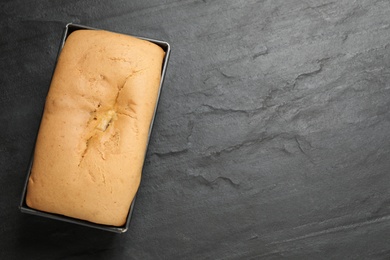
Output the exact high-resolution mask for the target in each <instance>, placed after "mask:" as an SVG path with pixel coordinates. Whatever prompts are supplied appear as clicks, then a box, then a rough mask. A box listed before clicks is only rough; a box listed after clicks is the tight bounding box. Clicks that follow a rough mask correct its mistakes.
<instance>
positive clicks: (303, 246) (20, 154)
mask: <svg viewBox="0 0 390 260" xmlns="http://www.w3.org/2000/svg"><path fill="white" fill-rule="evenodd" d="M69 22H73V23H80V24H84V25H89V26H93V27H98V28H102V29H107V30H111V31H118V32H122V33H127V34H133V35H140V36H145V37H150V38H156V39H162V40H166V41H168V42H170V43H171V46H172V56H171V60H170V63H169V67H168V73H167V75H166V81H165V85H164V88H163V93H162V95H161V99H160V105H159V109H158V114H157V118H156V121H155V126H154V130H153V134H152V137H151V141H150V145H149V150H148V154H147V158H146V162H145V167H144V173H143V179H142V184H141V187H140V190H139V193H138V197H137V201H136V205H135V211H134V215H133V219H132V222H131V226H130V229H129V231H128V232H127V233H125V234H123V235H118V234H113V233H108V232H104V231H99V230H94V229H89V228H85V227H81V226H77V225H72V224H68V223H62V222H59V221H54V220H48V219H44V218H40V217H36V216H30V215H24V214H21V213H20V212H19V210H18V203H19V199H20V194H21V191H22V187H23V182H24V179H25V176H26V170H27V167H28V163H29V158H30V155H31V152H32V149H33V145H34V139H35V136H36V133H37V130H38V127H39V121H40V115H41V112H42V109H43V105H44V100H45V96H46V93H47V90H48V87H49V84H50V78H51V74H52V71H53V67H54V63H55V59H56V54H57V50H58V47H59V42H60V40H61V35H62V30H63V28H64V26H65V24H66V23H69ZM0 53H1V56H0V60H1V62H0V73H1V77H0V88H1V95H0V122H1V128H0V142H1V144H0V169H1V173H0V234H1V236H0V259H390V189H389V186H390V2H389V1H387V0H376V1H373V0H357V1H350V0H340V1H331V0H291V1H279V0H257V1H256V0H248V1H236V0H227V1H221V0H219V1H218V0H215V1H211V0H203V1H201V0H184V1H177V0H164V1H157V0H146V1H123V0H113V1H101V0H100V1H91V0H89V1H74V0H68V1H48V0H46V1H36V0H32V1H21V0H14V1H9V0H8V1H7V0H6V1H2V2H1V3H0Z"/></svg>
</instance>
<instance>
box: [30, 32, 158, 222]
mask: <svg viewBox="0 0 390 260" xmlns="http://www.w3.org/2000/svg"><path fill="white" fill-rule="evenodd" d="M164 55H165V52H164V51H163V50H162V48H160V47H159V46H157V45H156V44H154V43H151V42H149V41H146V40H142V39H139V38H135V37H131V36H128V35H122V34H117V33H112V32H107V31H101V30H77V31H75V32H73V33H71V34H70V36H69V37H68V38H67V40H66V42H65V45H64V48H63V49H62V51H61V54H60V56H59V59H58V62H57V65H56V69H55V72H54V75H53V78H52V82H51V85H50V89H49V93H48V96H47V99H46V103H45V109H44V113H43V118H42V121H41V125H40V128H39V134H38V138H37V142H36V147H35V152H34V159H33V165H32V170H31V175H30V178H29V182H28V187H27V195H26V203H27V205H28V206H29V207H31V208H34V209H37V210H41V211H45V212H50V213H56V214H61V215H65V216H69V217H73V218H77V219H82V220H87V221H90V222H94V223H98V224H105V225H113V226H122V225H124V224H125V222H126V218H127V215H128V212H129V208H130V205H131V203H132V200H133V199H134V196H135V194H136V192H137V189H138V187H139V184H140V179H141V171H142V167H143V163H144V158H145V153H146V148H147V142H148V135H149V129H150V125H151V122H152V118H153V114H154V111H155V107H156V102H157V98H158V91H159V86H160V79H161V70H162V64H163V59H164Z"/></svg>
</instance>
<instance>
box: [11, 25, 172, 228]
mask: <svg viewBox="0 0 390 260" xmlns="http://www.w3.org/2000/svg"><path fill="white" fill-rule="evenodd" d="M77 30H99V29H96V28H92V27H89V26H84V25H79V24H72V23H69V24H67V25H66V26H65V29H64V33H63V37H62V40H61V44H60V48H59V50H58V55H57V60H58V57H59V54H60V52H61V50H62V48H63V47H64V44H65V41H66V39H67V37H68V36H69V35H70V34H71V33H72V32H74V31H77ZM132 36H133V37H137V38H140V39H143V40H147V41H150V42H152V43H155V44H157V45H159V46H160V47H161V48H162V49H163V50H164V51H165V53H166V54H165V58H164V61H163V66H162V70H161V81H160V88H159V92H158V97H157V104H156V107H155V110H154V115H153V119H152V122H151V124H150V129H149V136H148V143H149V139H150V135H151V132H152V127H153V123H154V118H155V116H156V110H157V105H158V101H159V99H160V93H161V88H162V85H163V82H164V78H165V73H166V69H167V65H168V60H169V56H170V52H171V47H170V45H169V43H167V42H165V41H159V40H154V39H149V38H144V37H139V36H134V35H132ZM33 156H34V152H32V155H31V159H30V164H29V168H28V170H27V177H26V180H25V183H24V188H23V192H22V198H21V201H20V205H19V209H20V211H21V212H23V213H28V214H33V215H37V216H41V217H46V218H51V219H56V220H60V221H65V222H69V223H74V224H78V225H83V226H87V227H91V228H96V229H101V230H106V231H111V232H115V233H124V232H126V231H127V229H128V228H129V224H130V220H131V216H132V213H133V210H134V204H135V197H134V200H133V202H132V204H131V206H130V209H129V213H128V215H127V220H126V223H125V224H124V225H123V226H121V227H116V226H109V225H102V224H96V223H92V222H89V221H85V220H80V219H76V218H71V217H67V216H63V215H59V214H53V213H47V212H43V211H39V210H36V209H32V208H30V207H28V206H27V204H26V193H27V185H28V180H29V177H30V174H31V167H32V163H33Z"/></svg>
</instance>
